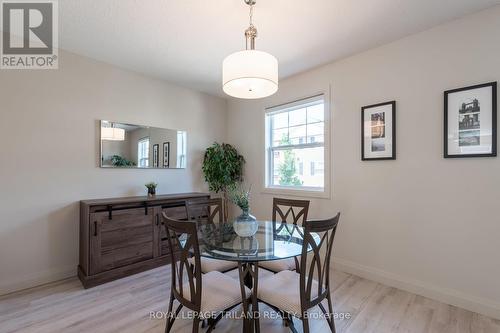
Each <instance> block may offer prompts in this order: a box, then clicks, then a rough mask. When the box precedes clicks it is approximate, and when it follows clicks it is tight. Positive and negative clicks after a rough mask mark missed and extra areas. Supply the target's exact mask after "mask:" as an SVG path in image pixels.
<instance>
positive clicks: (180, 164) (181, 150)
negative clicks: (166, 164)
mask: <svg viewBox="0 0 500 333" xmlns="http://www.w3.org/2000/svg"><path fill="white" fill-rule="evenodd" d="M185 167H186V131H177V168H180V169H183V168H185Z"/></svg>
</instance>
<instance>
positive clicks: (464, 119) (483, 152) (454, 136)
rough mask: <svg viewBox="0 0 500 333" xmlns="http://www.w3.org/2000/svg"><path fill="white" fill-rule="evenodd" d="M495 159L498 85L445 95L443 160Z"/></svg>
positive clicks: (462, 90)
mask: <svg viewBox="0 0 500 333" xmlns="http://www.w3.org/2000/svg"><path fill="white" fill-rule="evenodd" d="M494 156H497V83H496V82H490V83H485V84H480V85H476V86H471V87H465V88H460V89H453V90H448V91H445V92H444V158H453V157H494Z"/></svg>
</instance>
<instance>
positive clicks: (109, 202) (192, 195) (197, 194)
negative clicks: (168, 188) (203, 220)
mask: <svg viewBox="0 0 500 333" xmlns="http://www.w3.org/2000/svg"><path fill="white" fill-rule="evenodd" d="M206 196H209V194H208V193H201V192H192V193H176V194H161V195H156V196H154V197H148V196H135V197H121V198H107V199H90V200H81V201H80V202H81V203H82V204H84V205H88V206H96V205H116V204H126V203H134V202H155V201H160V200H176V199H181V200H182V199H185V198H196V197H206Z"/></svg>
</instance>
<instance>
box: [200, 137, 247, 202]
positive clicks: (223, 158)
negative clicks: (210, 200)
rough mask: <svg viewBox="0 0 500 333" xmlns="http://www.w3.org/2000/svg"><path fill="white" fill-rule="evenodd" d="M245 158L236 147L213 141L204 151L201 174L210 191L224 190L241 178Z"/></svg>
mask: <svg viewBox="0 0 500 333" xmlns="http://www.w3.org/2000/svg"><path fill="white" fill-rule="evenodd" d="M244 163H245V159H244V158H243V156H241V155H240V154H239V153H238V151H237V150H236V148H234V147H233V146H231V145H230V144H227V143H222V144H219V143H217V142H215V143H214V144H213V145H212V146H210V147H208V148H207V150H206V151H205V156H204V158H203V166H202V170H203V174H204V175H205V181H206V182H207V183H208V186H209V188H210V191H213V192H216V193H218V192H221V191H223V192H224V191H226V189H227V187H228V186H230V185H232V184H234V183H236V182H239V181H241V180H242V176H243V164H244Z"/></svg>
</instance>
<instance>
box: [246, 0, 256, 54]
mask: <svg viewBox="0 0 500 333" xmlns="http://www.w3.org/2000/svg"><path fill="white" fill-rule="evenodd" d="M245 3H246V4H247V5H249V6H250V15H249V18H250V20H249V21H250V26H249V27H248V28H247V29H246V30H245V40H246V49H247V50H255V38H257V28H255V27H254V25H253V22H252V18H253V6H254V5H255V3H256V0H245Z"/></svg>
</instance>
